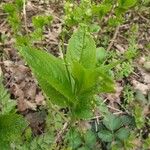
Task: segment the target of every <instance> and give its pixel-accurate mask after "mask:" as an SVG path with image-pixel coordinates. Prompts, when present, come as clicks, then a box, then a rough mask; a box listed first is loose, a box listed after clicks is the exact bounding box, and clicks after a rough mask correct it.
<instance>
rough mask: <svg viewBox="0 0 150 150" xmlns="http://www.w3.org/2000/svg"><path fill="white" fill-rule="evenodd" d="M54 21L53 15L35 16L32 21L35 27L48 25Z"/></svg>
mask: <svg viewBox="0 0 150 150" xmlns="http://www.w3.org/2000/svg"><path fill="white" fill-rule="evenodd" d="M51 21H52V16H34V17H33V18H32V23H33V26H34V27H35V28H42V27H43V26H45V25H48V24H49V23H50V22H51Z"/></svg>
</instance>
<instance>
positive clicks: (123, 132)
mask: <svg viewBox="0 0 150 150" xmlns="http://www.w3.org/2000/svg"><path fill="white" fill-rule="evenodd" d="M129 135H130V130H129V129H127V128H121V129H119V130H118V131H117V132H116V133H115V136H116V137H117V138H119V139H120V140H126V139H127V138H128V137H129Z"/></svg>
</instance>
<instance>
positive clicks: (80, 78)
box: [71, 62, 99, 95]
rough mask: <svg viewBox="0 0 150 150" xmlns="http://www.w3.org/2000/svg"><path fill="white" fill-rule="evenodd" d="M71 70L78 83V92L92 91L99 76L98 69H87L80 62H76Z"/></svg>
mask: <svg viewBox="0 0 150 150" xmlns="http://www.w3.org/2000/svg"><path fill="white" fill-rule="evenodd" d="M71 70H72V76H73V78H74V80H75V84H76V89H75V90H76V94H78V95H79V94H83V93H87V92H92V89H93V87H95V84H96V82H97V79H98V76H99V72H97V69H85V68H84V67H83V66H82V65H81V64H80V63H79V62H74V63H73V65H72V69H71Z"/></svg>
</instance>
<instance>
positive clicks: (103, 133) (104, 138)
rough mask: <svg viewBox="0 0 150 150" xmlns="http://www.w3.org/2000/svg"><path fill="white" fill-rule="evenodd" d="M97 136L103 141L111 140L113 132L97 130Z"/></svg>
mask: <svg viewBox="0 0 150 150" xmlns="http://www.w3.org/2000/svg"><path fill="white" fill-rule="evenodd" d="M98 137H99V138H100V139H101V140H102V141H104V142H112V140H113V134H112V133H111V132H110V131H108V130H102V131H100V132H98Z"/></svg>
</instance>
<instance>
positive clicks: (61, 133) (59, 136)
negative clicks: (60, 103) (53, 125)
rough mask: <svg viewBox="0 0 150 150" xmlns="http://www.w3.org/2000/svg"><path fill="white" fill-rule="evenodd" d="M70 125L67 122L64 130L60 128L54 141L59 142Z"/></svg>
mask: <svg viewBox="0 0 150 150" xmlns="http://www.w3.org/2000/svg"><path fill="white" fill-rule="evenodd" d="M67 127H68V122H65V124H64V126H63V128H62V130H60V131H59V132H58V134H57V136H56V139H55V141H54V143H58V141H59V140H60V139H61V137H62V135H63V134H64V132H65V131H66V130H67Z"/></svg>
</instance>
